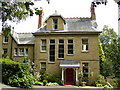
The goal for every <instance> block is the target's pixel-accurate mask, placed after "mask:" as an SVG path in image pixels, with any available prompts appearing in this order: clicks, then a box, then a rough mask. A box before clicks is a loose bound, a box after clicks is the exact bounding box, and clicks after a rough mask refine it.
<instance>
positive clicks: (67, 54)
mask: <svg viewBox="0 0 120 90" xmlns="http://www.w3.org/2000/svg"><path fill="white" fill-rule="evenodd" d="M68 40H72V41H73V43H68ZM68 40H67V55H74V40H73V39H68ZM69 45H73V49H72V50H73V53H72V54H69V53H68V50H69V48H68V46H69Z"/></svg>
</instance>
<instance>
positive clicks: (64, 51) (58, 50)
mask: <svg viewBox="0 0 120 90" xmlns="http://www.w3.org/2000/svg"><path fill="white" fill-rule="evenodd" d="M60 40H63V43H60V42H59V41H60ZM64 43H65V40H64V39H59V40H58V59H64V58H60V57H59V54H61V53H59V45H63V46H64V48H65V45H64ZM64 48H63V49H64ZM63 54H65V50H64V52H63Z"/></svg>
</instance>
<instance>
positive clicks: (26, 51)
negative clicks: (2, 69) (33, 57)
mask: <svg viewBox="0 0 120 90" xmlns="http://www.w3.org/2000/svg"><path fill="white" fill-rule="evenodd" d="M24 51H25V52H24V53H25V56H28V52H29V50H28V48H25V50H24Z"/></svg>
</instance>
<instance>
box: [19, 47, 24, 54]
mask: <svg viewBox="0 0 120 90" xmlns="http://www.w3.org/2000/svg"><path fill="white" fill-rule="evenodd" d="M22 50H23V51H22ZM24 52H25V51H24V48H19V56H24Z"/></svg>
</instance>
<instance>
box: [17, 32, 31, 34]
mask: <svg viewBox="0 0 120 90" xmlns="http://www.w3.org/2000/svg"><path fill="white" fill-rule="evenodd" d="M32 33H33V32H20V33H17V34H32Z"/></svg>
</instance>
